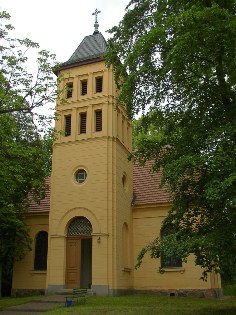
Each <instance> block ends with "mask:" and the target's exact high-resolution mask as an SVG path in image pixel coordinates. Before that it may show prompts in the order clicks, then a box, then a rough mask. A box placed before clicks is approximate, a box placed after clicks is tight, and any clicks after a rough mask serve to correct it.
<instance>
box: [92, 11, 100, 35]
mask: <svg viewBox="0 0 236 315" xmlns="http://www.w3.org/2000/svg"><path fill="white" fill-rule="evenodd" d="M99 13H101V11H98V9H96V10H95V11H94V13H92V15H95V23H94V27H95V31H94V33H93V34H98V33H99V31H98V27H99V24H98V14H99Z"/></svg>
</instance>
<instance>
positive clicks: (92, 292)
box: [56, 289, 96, 296]
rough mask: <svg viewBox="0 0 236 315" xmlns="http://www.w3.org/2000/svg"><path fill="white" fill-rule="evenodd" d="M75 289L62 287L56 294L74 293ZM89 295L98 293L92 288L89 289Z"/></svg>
mask: <svg viewBox="0 0 236 315" xmlns="http://www.w3.org/2000/svg"><path fill="white" fill-rule="evenodd" d="M72 293H73V289H62V290H60V291H57V292H56V294H58V295H72ZM86 295H87V296H92V295H96V293H95V292H94V291H93V290H92V289H87V293H86Z"/></svg>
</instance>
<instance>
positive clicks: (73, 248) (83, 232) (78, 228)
mask: <svg viewBox="0 0 236 315" xmlns="http://www.w3.org/2000/svg"><path fill="white" fill-rule="evenodd" d="M91 234H92V225H91V223H90V221H89V220H88V219H86V218H85V217H77V218H75V219H74V220H72V221H71V222H70V224H69V226H68V229H67V238H66V281H65V285H66V288H68V289H72V288H90V287H91V284H92V237H91Z"/></svg>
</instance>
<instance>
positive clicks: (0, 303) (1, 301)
mask: <svg viewBox="0 0 236 315" xmlns="http://www.w3.org/2000/svg"><path fill="white" fill-rule="evenodd" d="M40 297H42V296H39V295H38V296H35V295H34V296H25V297H18V298H13V297H3V298H0V311H1V310H2V309H3V308H6V307H9V306H14V305H20V304H24V303H27V302H30V301H32V300H35V299H38V298H40Z"/></svg>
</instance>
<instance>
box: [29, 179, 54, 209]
mask: <svg viewBox="0 0 236 315" xmlns="http://www.w3.org/2000/svg"><path fill="white" fill-rule="evenodd" d="M45 183H46V184H47V185H48V190H47V191H46V193H45V198H44V199H42V200H40V203H39V204H38V203H37V202H35V201H33V200H32V201H31V202H30V206H29V212H35V213H36V212H44V211H49V210H50V192H51V185H50V177H48V178H46V180H45Z"/></svg>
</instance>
